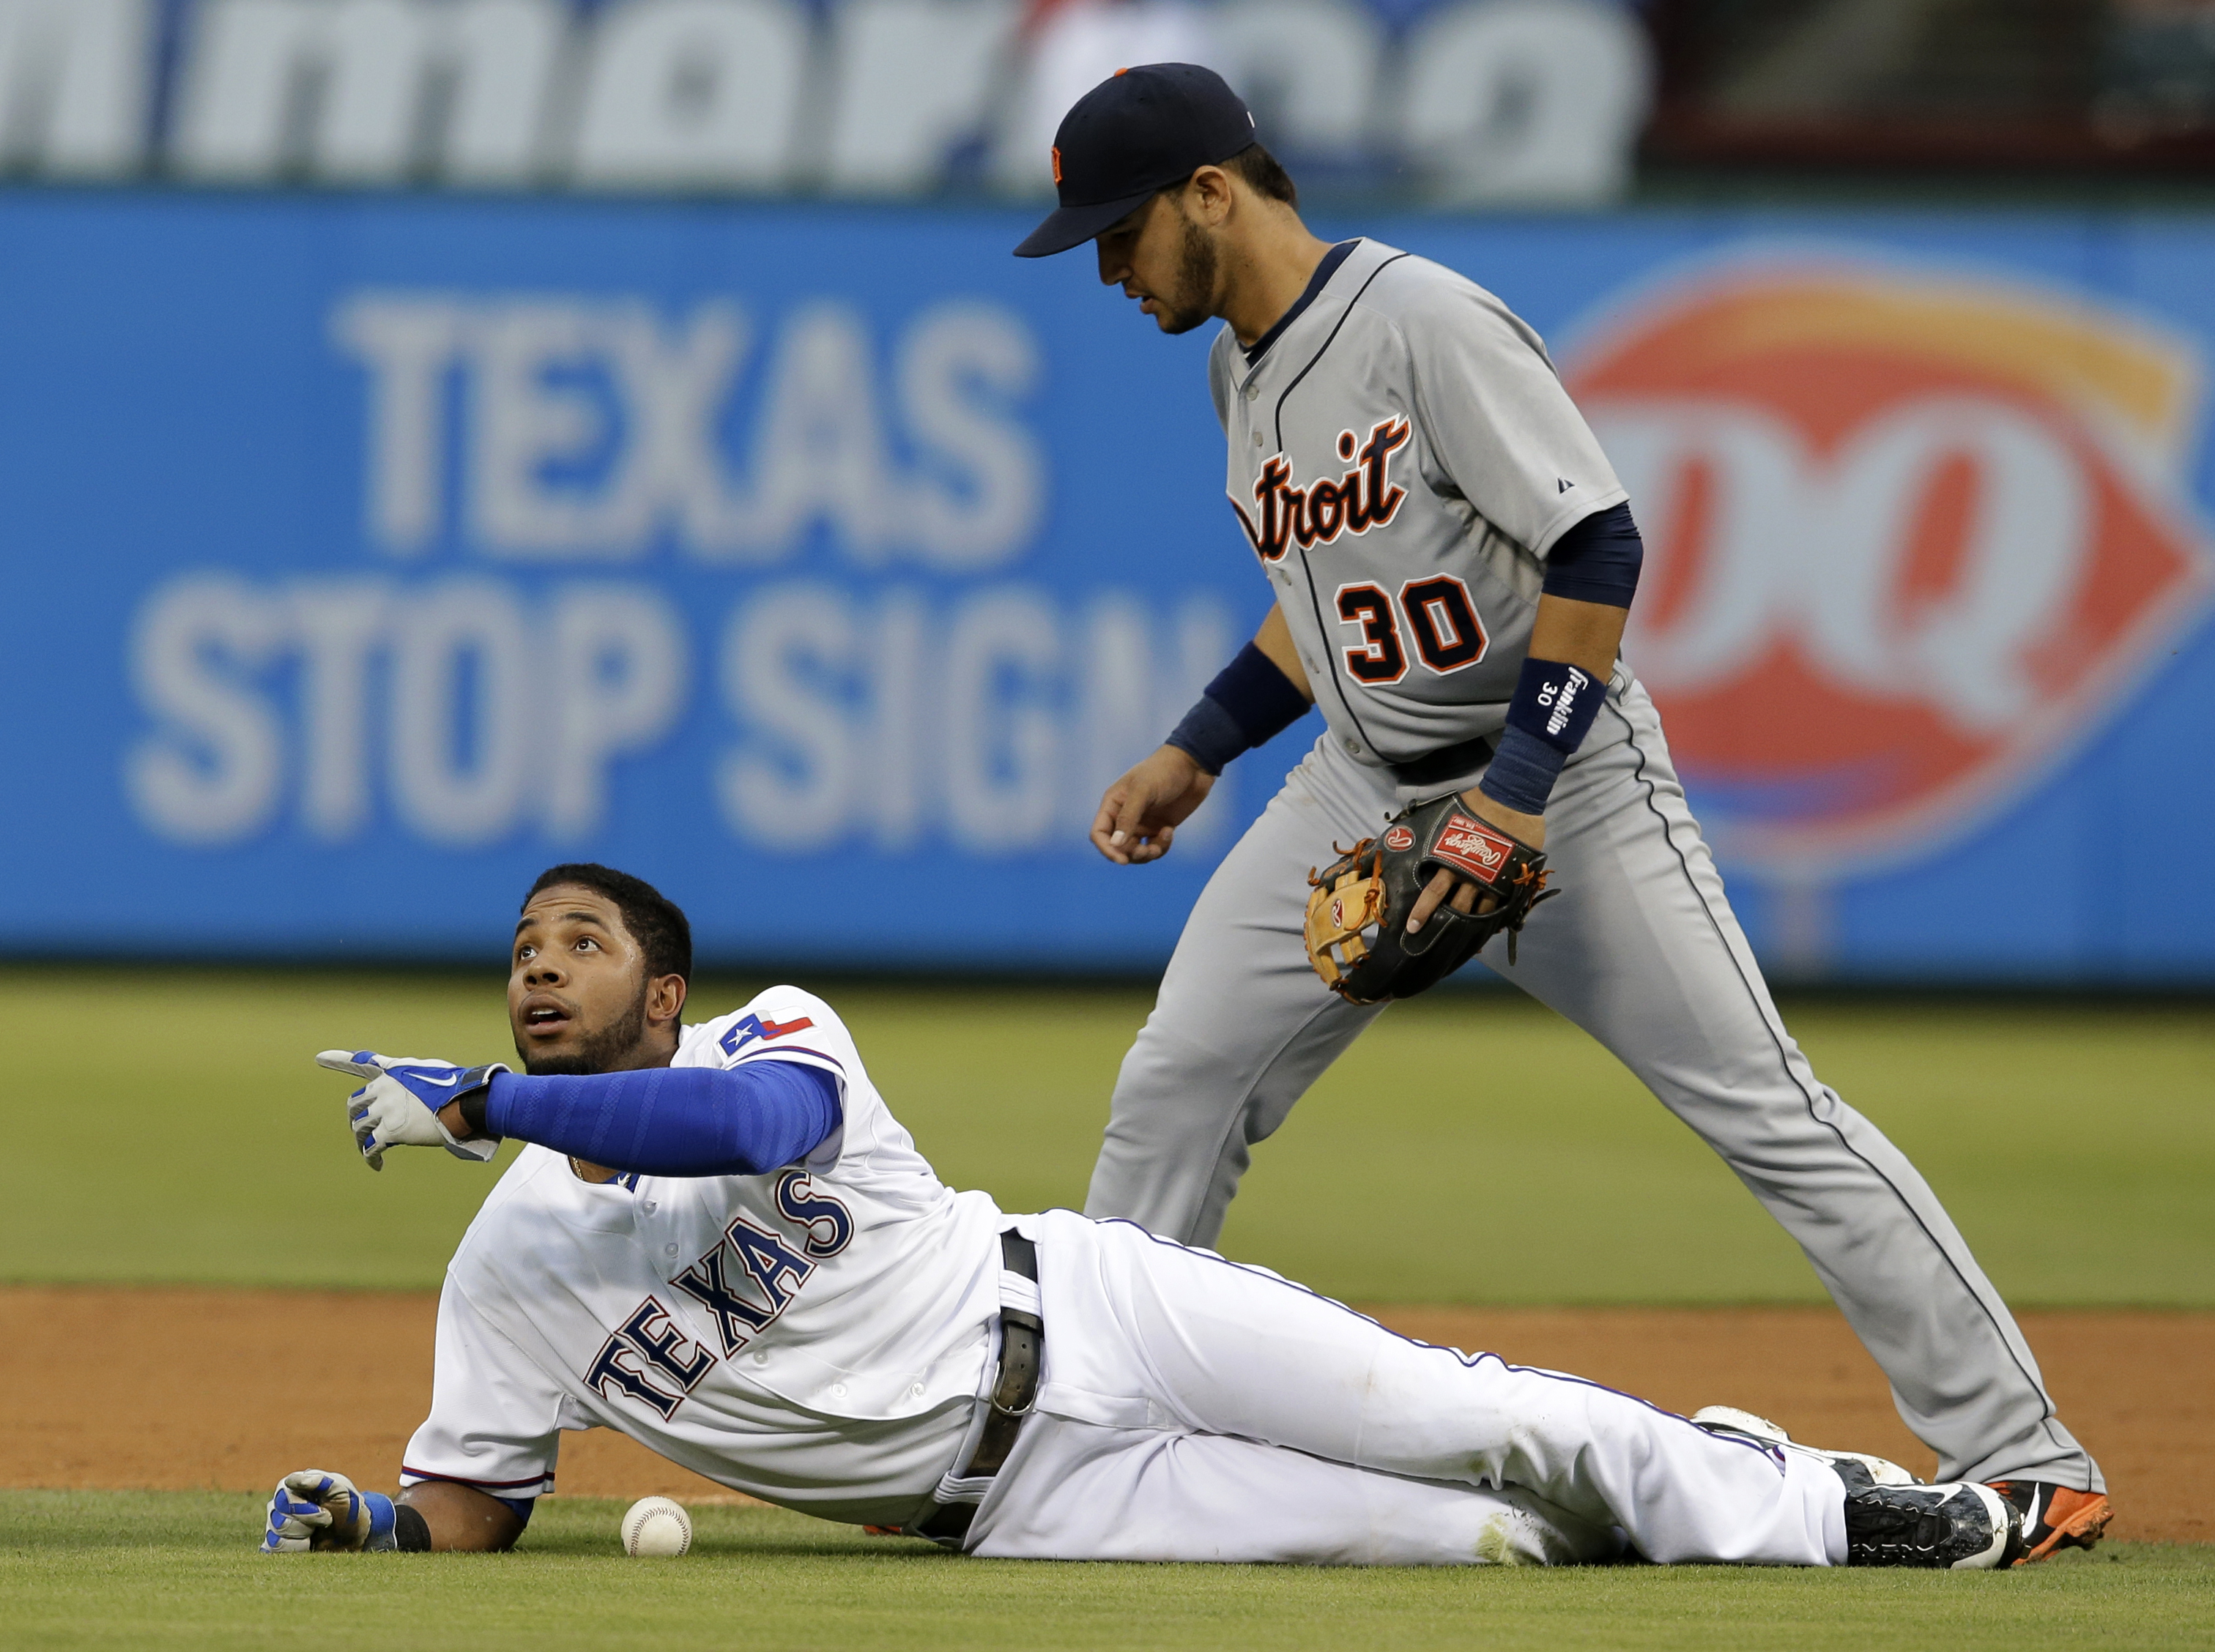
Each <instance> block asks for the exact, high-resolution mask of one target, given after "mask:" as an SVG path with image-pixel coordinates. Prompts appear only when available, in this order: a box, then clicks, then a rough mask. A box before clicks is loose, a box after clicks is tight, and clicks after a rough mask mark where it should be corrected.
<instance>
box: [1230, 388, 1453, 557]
mask: <svg viewBox="0 0 2215 1652" xmlns="http://www.w3.org/2000/svg"><path fill="white" fill-rule="evenodd" d="M1412 435H1414V427H1413V426H1411V425H1409V424H1408V421H1407V420H1406V419H1384V420H1382V421H1380V422H1379V423H1378V424H1377V425H1376V426H1375V428H1373V429H1372V430H1371V431H1370V432H1369V439H1368V440H1367V441H1365V442H1364V441H1362V440H1361V439H1360V438H1359V437H1356V436H1355V435H1354V433H1353V431H1340V432H1339V433H1338V456H1339V457H1340V458H1341V459H1343V460H1346V461H1348V462H1353V469H1351V470H1349V471H1347V473H1346V474H1344V475H1342V476H1341V477H1340V478H1339V479H1338V480H1336V481H1332V480H1328V478H1325V479H1322V480H1317V481H1312V482H1310V483H1309V484H1308V485H1307V486H1305V487H1295V486H1292V462H1291V461H1290V460H1289V459H1287V458H1285V456H1284V455H1283V454H1282V453H1273V454H1271V455H1270V456H1268V458H1267V459H1266V460H1264V461H1263V462H1262V464H1261V474H1260V475H1259V476H1258V477H1256V478H1255V481H1254V514H1253V515H1252V516H1250V517H1249V516H1248V515H1247V514H1246V507H1245V506H1244V505H1241V504H1240V503H1239V502H1238V501H1237V500H1236V499H1232V500H1231V501H1230V508H1231V509H1232V510H1234V511H1236V512H1237V513H1238V521H1239V523H1240V525H1241V526H1242V527H1243V528H1244V529H1246V537H1247V538H1248V539H1249V540H1250V541H1252V542H1253V546H1254V549H1255V554H1258V555H1259V556H1260V557H1261V560H1263V561H1264V562H1274V561H1276V560H1278V559H1279V558H1280V557H1282V556H1283V555H1284V554H1285V552H1286V551H1287V550H1289V549H1290V548H1292V545H1293V544H1294V543H1296V542H1297V543H1298V546H1299V548H1301V549H1302V550H1306V549H1307V548H1309V547H1310V546H1311V545H1328V544H1329V543H1330V541H1333V540H1334V539H1336V538H1337V537H1338V536H1339V535H1341V534H1365V533H1367V532H1368V531H1369V530H1370V529H1371V528H1382V527H1383V526H1384V524H1385V523H1388V522H1390V521H1391V520H1392V517H1393V516H1394V515H1395V513H1396V512H1397V511H1398V510H1399V509H1400V501H1401V500H1402V499H1405V498H1407V496H1408V490H1407V489H1406V488H1404V487H1400V486H1396V485H1395V484H1394V483H1393V480H1392V456H1393V455H1394V454H1395V453H1397V452H1398V451H1399V450H1401V449H1402V448H1403V447H1405V446H1406V445H1407V444H1408V437H1411V436H1412Z"/></svg>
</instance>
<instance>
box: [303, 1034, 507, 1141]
mask: <svg viewBox="0 0 2215 1652" xmlns="http://www.w3.org/2000/svg"><path fill="white" fill-rule="evenodd" d="M316 1065H317V1066H319V1067H324V1068H329V1069H330V1070H331V1071H332V1072H334V1073H346V1074H352V1075H353V1077H355V1078H359V1079H367V1080H369V1082H368V1083H367V1084H365V1085H364V1086H362V1087H361V1088H360V1089H359V1090H357V1091H355V1092H353V1094H352V1095H350V1096H348V1097H347V1124H348V1126H349V1127H350V1128H351V1129H353V1138H354V1144H355V1146H357V1147H359V1148H360V1150H361V1156H362V1159H363V1161H364V1162H365V1164H367V1165H368V1166H369V1167H370V1168H371V1170H382V1169H383V1168H384V1150H385V1149H386V1148H387V1147H444V1148H445V1150H446V1151H447V1152H448V1153H452V1154H453V1155H454V1156H455V1157H456V1158H457V1159H472V1160H477V1161H480V1162H481V1161H482V1160H484V1159H489V1158H491V1157H492V1156H493V1154H494V1153H497V1152H498V1151H499V1150H500V1143H499V1142H498V1141H460V1140H458V1139H457V1137H456V1136H455V1135H454V1134H453V1132H452V1131H451V1130H449V1129H447V1128H446V1127H445V1125H444V1124H442V1123H439V1109H440V1108H442V1107H444V1106H445V1105H446V1104H448V1103H449V1102H453V1101H458V1100H460V1099H461V1098H463V1097H464V1096H467V1095H469V1094H472V1093H473V1092H476V1091H479V1090H482V1089H483V1088H484V1087H486V1086H488V1085H489V1084H490V1083H491V1082H492V1080H493V1074H495V1073H505V1072H506V1071H507V1070H508V1069H507V1068H506V1067H505V1066H503V1065H501V1064H500V1062H490V1063H488V1064H487V1065H485V1066H483V1067H470V1068H462V1067H457V1066H456V1065H455V1064H454V1063H453V1062H440V1061H430V1060H424V1059H420V1058H418V1057H414V1056H405V1055H378V1054H377V1052H376V1051H375V1050H373V1049H358V1050H354V1051H353V1052H352V1053H351V1054H349V1053H348V1052H347V1051H346V1050H343V1049H327V1050H324V1051H323V1052H322V1054H321V1055H317V1056H316Z"/></svg>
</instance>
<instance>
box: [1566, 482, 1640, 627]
mask: <svg viewBox="0 0 2215 1652" xmlns="http://www.w3.org/2000/svg"><path fill="white" fill-rule="evenodd" d="M1645 560H1646V541H1644V540H1642V539H1641V538H1640V537H1639V536H1638V524H1637V523H1635V522H1633V521H1632V520H1631V519H1630V507H1629V505H1610V506H1609V507H1608V508H1607V509H1606V510H1604V511H1593V512H1592V515H1590V516H1588V517H1586V518H1585V519H1584V520H1583V521H1581V522H1580V523H1575V524H1574V526H1572V527H1570V528H1569V529H1567V530H1566V531H1565V532H1564V533H1563V534H1562V536H1561V537H1560V538H1559V539H1557V540H1555V541H1554V548H1553V550H1552V551H1551V552H1550V553H1549V554H1548V556H1547V558H1546V595H1547V596H1549V597H1568V598H1569V599H1570V600H1571V601H1572V602H1578V603H1606V604H1607V605H1608V606H1609V607H1610V608H1629V606H1630V599H1631V598H1632V597H1635V596H1636V595H1637V594H1638V570H1639V567H1640V566H1641V564H1642V563H1643V562H1644V561H1645Z"/></svg>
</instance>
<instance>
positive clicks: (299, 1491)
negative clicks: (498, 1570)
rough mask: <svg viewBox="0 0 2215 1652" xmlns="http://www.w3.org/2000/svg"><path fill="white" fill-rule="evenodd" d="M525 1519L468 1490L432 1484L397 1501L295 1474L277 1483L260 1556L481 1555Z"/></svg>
mask: <svg viewBox="0 0 2215 1652" xmlns="http://www.w3.org/2000/svg"><path fill="white" fill-rule="evenodd" d="M524 1525H525V1521H524V1519H523V1516H522V1515H520V1514H517V1513H516V1512H515V1510H514V1509H512V1508H509V1507H508V1505H507V1504H506V1503H504V1502H500V1499H499V1498H497V1497H493V1496H488V1495H486V1494H485V1493H484V1492H482V1491H479V1490H476V1487H474V1486H466V1485H457V1484H453V1483H452V1482H451V1481H445V1480H432V1481H427V1482H426V1483H425V1484H421V1485H418V1486H413V1487H410V1488H409V1489H408V1490H406V1491H403V1492H402V1493H401V1494H400V1496H398V1497H397V1498H392V1497H388V1496H385V1495H384V1494H383V1492H381V1491H363V1490H359V1489H357V1488H356V1486H355V1485H354V1483H353V1481H352V1480H349V1479H347V1477H346V1476H345V1475H343V1474H334V1473H332V1472H330V1471H329V1470H328V1469H320V1468H307V1469H299V1470H296V1471H295V1472H292V1473H291V1474H287V1475H286V1476H285V1478H283V1479H281V1480H279V1482H278V1483H277V1490H276V1491H275V1493H274V1494H273V1496H271V1497H270V1499H269V1508H268V1520H267V1524H266V1525H265V1526H264V1527H263V1529H262V1533H261V1552H262V1553H263V1554H266V1555H293V1554H360V1553H362V1552H364V1551H377V1550H386V1549H399V1550H413V1551H433V1550H438V1551H453V1552H456V1553H485V1552H488V1551H493V1550H496V1549H512V1548H513V1547H514V1546H515V1539H517V1538H518V1537H520V1536H521V1535H522V1533H523V1527H524Z"/></svg>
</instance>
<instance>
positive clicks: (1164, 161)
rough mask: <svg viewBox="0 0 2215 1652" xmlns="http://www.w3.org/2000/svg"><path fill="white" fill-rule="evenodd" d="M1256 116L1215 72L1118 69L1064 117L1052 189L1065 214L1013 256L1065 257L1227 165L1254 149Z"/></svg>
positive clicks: (1163, 66)
mask: <svg viewBox="0 0 2215 1652" xmlns="http://www.w3.org/2000/svg"><path fill="white" fill-rule="evenodd" d="M1254 143H1255V136H1254V115H1253V112H1252V111H1251V110H1249V108H1247V107H1246V105H1245V103H1244V101H1242V99H1241V98H1240V97H1239V95H1238V94H1237V93H1236V92H1234V91H1232V90H1231V89H1230V87H1229V86H1228V85H1226V84H1225V83H1224V79H1223V76H1220V75H1218V74H1217V73H1216V72H1215V70H1212V69H1203V68H1201V67H1200V65H1199V64H1196V63H1149V64H1140V65H1139V66H1138V67H1137V68H1135V69H1118V70H1116V71H1115V72H1114V75H1112V76H1109V77H1108V78H1107V79H1106V80H1103V81H1101V83H1100V84H1098V85H1097V86H1095V87H1094V88H1093V89H1091V90H1090V91H1089V92H1087V93H1086V94H1085V95H1083V97H1081V98H1079V99H1077V104H1076V107H1073V108H1071V110H1070V112H1069V113H1067V114H1065V115H1064V116H1063V117H1062V118H1061V126H1060V129H1059V130H1058V131H1057V132H1055V133H1054V135H1053V181H1054V183H1055V184H1056V185H1057V186H1058V187H1059V189H1060V192H1061V205H1060V207H1059V208H1058V210H1057V211H1054V212H1052V213H1051V214H1050V215H1048V217H1047V218H1046V222H1045V223H1041V224H1040V225H1039V227H1038V228H1037V229H1034V230H1032V231H1031V233H1030V236H1029V238H1028V240H1026V241H1025V242H1023V244H1022V246H1020V247H1018V248H1015V256H1016V257H1017V258H1045V257H1046V256H1047V255H1048V254H1052V253H1065V252H1067V251H1068V250H1069V249H1070V248H1072V247H1077V246H1082V245H1083V243H1084V242H1088V241H1089V240H1091V239H1092V237H1093V236H1096V235H1098V234H1099V233H1100V232H1101V230H1102V229H1107V227H1108V226H1109V225H1110V224H1112V223H1114V222H1115V221H1116V220H1117V219H1118V218H1120V217H1122V216H1123V215H1124V214H1125V213H1126V212H1128V211H1131V209H1132V207H1134V206H1137V205H1140V204H1141V203H1143V202H1144V200H1145V199H1146V198H1147V197H1148V196H1150V195H1151V194H1153V193H1155V192H1156V191H1157V190H1162V189H1167V188H1168V187H1169V186H1170V185H1171V184H1179V183H1182V182H1183V181H1184V180H1186V179H1187V178H1189V177H1191V176H1192V174H1193V173H1194V172H1196V171H1198V170H1199V169H1200V168H1202V167H1207V166H1219V165H1221V164H1222V163H1223V162H1225V161H1228V160H1229V159H1230V157H1231V156H1234V155H1236V154H1237V153H1238V152H1239V151H1240V150H1244V149H1250V148H1252V147H1253V145H1254Z"/></svg>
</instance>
